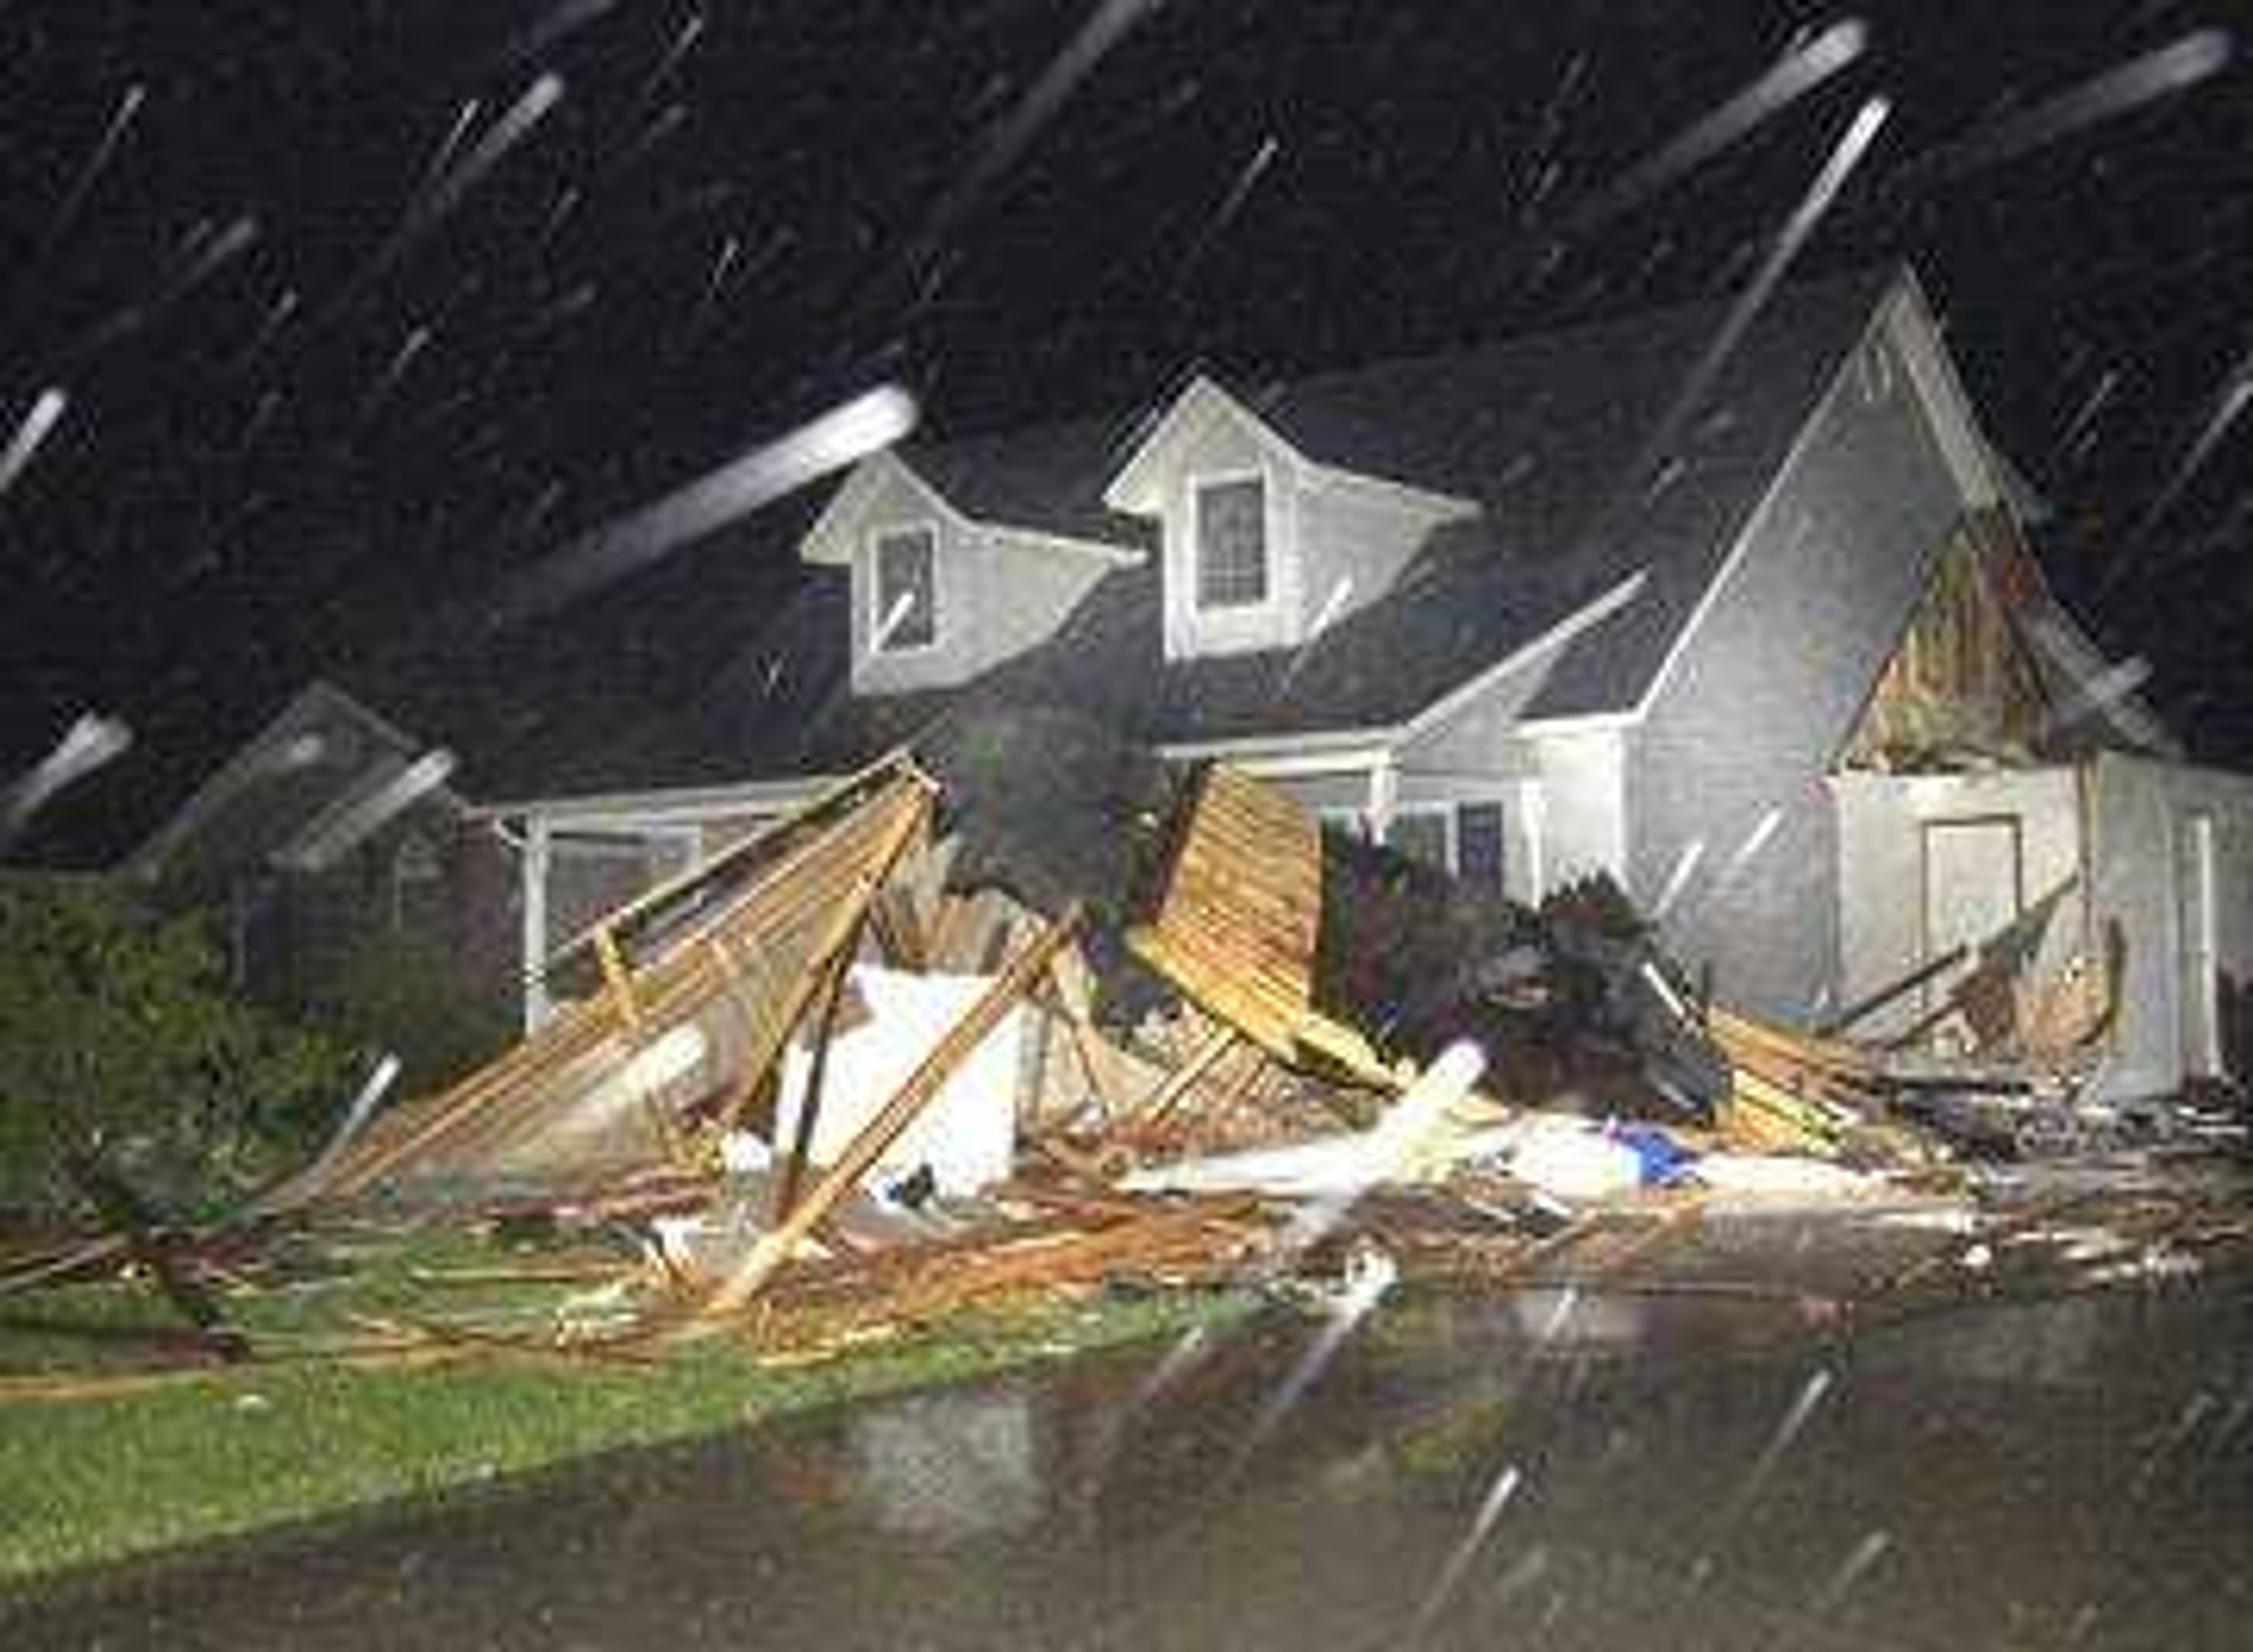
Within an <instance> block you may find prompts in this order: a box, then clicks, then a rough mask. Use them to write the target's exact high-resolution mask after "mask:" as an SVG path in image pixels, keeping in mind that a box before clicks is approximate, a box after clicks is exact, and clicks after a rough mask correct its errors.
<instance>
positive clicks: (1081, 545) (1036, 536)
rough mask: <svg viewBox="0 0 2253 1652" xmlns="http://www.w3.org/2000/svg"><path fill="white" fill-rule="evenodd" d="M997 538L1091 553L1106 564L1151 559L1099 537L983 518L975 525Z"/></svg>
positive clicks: (1121, 564) (1137, 565) (1133, 563)
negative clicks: (1081, 535) (1087, 537)
mask: <svg viewBox="0 0 2253 1652" xmlns="http://www.w3.org/2000/svg"><path fill="white" fill-rule="evenodd" d="M976 526H978V527H979V528H980V530H982V531H983V532H984V533H987V534H989V535H990V536H992V537H993V538H994V539H996V540H1014V541H1015V542H1016V543H1018V544H1021V545H1023V546H1026V547H1029V548H1030V549H1033V550H1038V551H1064V552H1069V553H1071V554H1073V555H1076V556H1089V557H1092V558H1094V559H1095V560H1096V561H1099V562H1101V563H1102V564H1104V566H1106V568H1140V566H1141V565H1142V564H1143V563H1144V562H1145V561H1148V560H1149V558H1148V554H1147V552H1145V551H1143V550H1141V549H1140V548H1139V547H1135V546H1132V545H1110V544H1106V543H1105V542H1103V541H1102V540H1082V539H1073V538H1072V537H1071V536H1070V535H1068V534H1064V533H1048V532H1047V531H1045V530H1044V529H1041V528H1036V527H1017V526H1014V525H1012V524H1010V523H1008V522H987V521H981V522H979V523H978V524H977V525H976Z"/></svg>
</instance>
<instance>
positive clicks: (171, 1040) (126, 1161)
mask: <svg viewBox="0 0 2253 1652" xmlns="http://www.w3.org/2000/svg"><path fill="white" fill-rule="evenodd" d="M354 1067H355V1063H354V1062H353V1060H352V1056H351V1055H350V1053H349V1052H348V1051H347V1050H345V1049H344V1048H342V1047H341V1046H339V1045H338V1044H337V1043H335V1042H332V1041H330V1040H328V1039H324V1038H321V1037H317V1036H314V1035H310V1034H307V1033H305V1032H303V1031H302V1030H300V1029H298V1028H294V1027H292V1026H290V1025H289V1024H288V1023H287V1022H284V1021H281V1020H279V1019H277V1018H276V1017H275V1016H273V1015H271V1014H268V1013H266V1012H264V1011H262V1010H260V1009H258V1008H256V1007H254V1006H252V1005H249V1004H247V1003H245V1002H243V1001H242V1000H240V999H238V998H236V997H234V995H232V994H231V993H229V992H228V991H227V986H226V980H225V972H224V969H223V967H222V965H221V961H220V954H219V952H218V951H217V949H216V948H215V947H214V946H213V944H212V942H211V939H210V938H209V936H208V935H207V934H206V931H205V929H204V926H203V924H202V922H201V920H200V919H199V918H195V917H186V918H171V919H164V920H161V921H160V920H158V919H157V918H155V917H151V916H150V914H148V913H147V912H146V911H144V910H142V909H141V907H140V906H139V905H138V904H137V903H135V902H134V901H133V900H132V899H131V898H130V897H129V895H128V894H127V893H126V892H125V891H123V890H122V889H119V888H118V887H116V886H115V885H113V884H109V883H106V882H92V881H77V880H72V881H62V880H48V879H11V880H8V881H5V882H0V1208H13V1209H18V1210H31V1211H34V1212H39V1213H45V1214H52V1213H54V1212H56V1211H59V1210H61V1209H66V1208H67V1207H69V1206H70V1205H72V1204H73V1203H74V1202H76V1201H75V1190H74V1188H73V1187H72V1186H71V1184H70V1181H69V1178H68V1176H67V1175H66V1172H65V1161H66V1158H67V1157H68V1156H69V1155H70V1154H78V1153H89V1152H91V1153H97V1154H101V1156H102V1157H103V1158H104V1159H105V1161H107V1162H108V1163H110V1164H112V1165H114V1166H115V1168H118V1169H119V1170H121V1171H122V1172H123V1173H124V1174H125V1175H127V1176H128V1177H129V1178H130V1179H131V1180H132V1181H133V1182H134V1184H135V1185H136V1187H139V1188H142V1189H143V1190H144V1191H146V1192H148V1193H149V1194H150V1195H151V1196H152V1197H153V1198H155V1199H156V1200H157V1202H159V1203H160V1204H164V1205H165V1206H166V1207H167V1208H168V1209H172V1210H174V1211H176V1212H182V1213H185V1211H187V1210H190V1209H210V1208H212V1207H214V1206H217V1205H219V1204H221V1203H224V1202H226V1201H227V1199H228V1198H230V1197H231V1196H232V1195H234V1194H236V1193H238V1192H240V1191H241V1189H242V1188H244V1187H245V1186H246V1185H248V1183H249V1182H251V1181H255V1180H256V1179H258V1178H260V1177H262V1176H263V1175H268V1174H270V1173H271V1172H272V1171H273V1170H274V1169H276V1168H279V1167H280V1166H281V1165H282V1164H283V1163H284V1162H286V1160H287V1156H288V1155H289V1154H294V1153H296V1152H299V1151H302V1149H303V1144H304V1142H305V1141H306V1140H307V1139H308V1138H310V1136H311V1135H313V1134H314V1133H317V1130H318V1129H319V1128H320V1127H321V1126H322V1125H323V1124H324V1122H325V1121H326V1119H329V1118H331V1117H333V1116H334V1115H335V1114H336V1112H337V1111H338V1109H339V1108H340V1107H341V1106H342V1105H343V1104H344V1103H345V1101H346V1100H347V1099H348V1098H349V1095H350V1090H351V1085H352V1078H353V1071H354Z"/></svg>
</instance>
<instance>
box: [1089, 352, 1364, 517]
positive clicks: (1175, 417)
mask: <svg viewBox="0 0 2253 1652" xmlns="http://www.w3.org/2000/svg"><path fill="white" fill-rule="evenodd" d="M1215 418H1228V419H1233V420H1235V421H1236V422H1238V423H1239V424H1241V425H1242V426H1243V427H1244V428H1245V430H1246V431H1247V432H1248V433H1249V434H1250V435H1251V436H1252V443H1253V445H1255V446H1256V447H1258V448H1259V450H1260V451H1261V452H1262V453H1263V454H1265V455H1266V457H1270V458H1272V459H1274V460H1275V461H1277V462H1278V463H1279V464H1282V465H1283V466H1285V467H1286V468H1287V469H1288V470H1289V471H1291V473H1292V474H1293V475H1294V477H1297V478H1298V479H1299V480H1301V482H1306V481H1309V480H1310V479H1311V478H1312V477H1314V476H1315V474H1316V473H1317V471H1319V470H1320V468H1321V467H1319V466H1317V465H1316V464H1314V463H1313V461H1311V460H1309V459H1308V457H1307V456H1306V455H1305V454H1303V453H1301V452H1300V451H1299V450H1298V449H1296V448H1294V447H1293V446H1292V445H1291V444H1290V443H1288V442H1287V441H1285V440H1284V439H1283V437H1282V436H1280V434H1279V433H1278V432H1277V431H1276V430H1275V429H1274V428H1273V426H1272V425H1270V424H1269V423H1268V422H1266V420H1265V419H1262V418H1261V417H1260V416H1259V415H1258V414H1256V413H1254V412H1252V409H1251V408H1247V407H1245V405H1244V404H1243V403H1242V402H1241V401H1238V400H1237V399H1236V398H1235V397H1234V396H1232V395H1231V394H1228V392H1227V391H1225V390H1224V389H1222V388H1221V387H1219V386H1218V385H1217V384H1215V383H1214V382H1213V381H1212V380H1210V379H1208V378H1206V377H1205V376H1204V374H1203V373H1199V374H1197V375H1196V378H1194V379H1192V380H1189V386H1188V387H1187V388H1186V389H1184V390H1183V391H1182V393H1181V394H1179V395H1178V396H1176V397H1175V398H1174V404H1173V406H1171V407H1170V408H1167V409H1166V412H1165V416H1164V417H1162V418H1161V419H1160V420H1159V421H1158V422H1157V423H1155V424H1154V425H1153V426H1151V428H1150V431H1149V434H1148V435H1147V436H1144V437H1143V438H1142V440H1141V442H1140V444H1139V445H1138V446H1137V447H1136V448H1135V450H1134V451H1133V453H1131V454H1129V455H1128V456H1127V458H1126V463H1125V464H1122V465H1120V467H1119V469H1118V471H1116V472H1115V473H1114V474H1113V477H1112V478H1111V480H1110V481H1109V482H1108V483H1106V484H1105V486H1104V489H1103V502H1104V504H1105V505H1108V506H1109V507H1110V508H1111V509H1113V510H1114V511H1117V512H1119V513H1120V515H1122V516H1156V515H1158V514H1160V512H1161V511H1162V510H1163V509H1164V505H1165V502H1164V501H1163V500H1162V499H1161V498H1158V497H1157V495H1156V493H1155V492H1154V482H1153V474H1152V473H1153V472H1154V471H1156V470H1157V469H1158V467H1159V465H1160V464H1161V463H1162V461H1163V459H1164V456H1165V451H1166V450H1167V449H1168V448H1170V447H1171V446H1173V445H1174V443H1175V441H1176V440H1177V439H1179V438H1181V437H1182V436H1187V435H1189V434H1190V433H1191V432H1193V431H1195V430H1196V429H1198V428H1200V426H1201V425H1202V424H1203V422H1204V421H1206V420H1208V419H1215Z"/></svg>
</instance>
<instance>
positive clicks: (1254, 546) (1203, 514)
mask: <svg viewBox="0 0 2253 1652" xmlns="http://www.w3.org/2000/svg"><path fill="white" fill-rule="evenodd" d="M1196 530H1197V544H1196V555H1197V606H1198V607H1200V608H1249V607H1253V606H1256V605H1257V604H1259V603H1264V602H1266V600H1267V507H1266V486H1265V485H1264V484H1262V483H1261V482H1260V481H1259V478H1258V477H1246V478H1245V479H1244V480H1243V481H1240V482H1216V483H1212V484H1209V485H1207V486H1204V487H1201V488H1199V489H1198V490H1197V495H1196Z"/></svg>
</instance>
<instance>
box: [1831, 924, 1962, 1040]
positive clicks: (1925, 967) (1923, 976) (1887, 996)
mask: <svg viewBox="0 0 2253 1652" xmlns="http://www.w3.org/2000/svg"><path fill="white" fill-rule="evenodd" d="M1970 952H1971V944H1970V943H1968V942H1966V943H1964V944H1959V945H1956V946H1951V947H1950V948H1949V949H1948V950H1947V951H1944V952H1943V953H1942V954H1941V955H1940V956H1939V957H1938V958H1933V959H1931V960H1929V962H1926V963H1922V964H1920V965H1917V966H1916V967H1915V969H1913V970H1911V971H1910V972H1908V974H1906V975H1904V976H1901V978H1900V979H1897V980H1892V981H1888V982H1887V983H1886V985H1884V986H1880V987H1879V988H1878V990H1877V991H1875V992H1874V993H1869V994H1867V995H1866V996H1865V997H1862V998H1858V999H1856V1000H1854V1001H1853V1002H1852V1003H1851V1004H1849V1005H1847V1006H1846V1007H1845V1008H1844V1009H1842V1010H1840V1011H1839V1012H1838V1014H1835V1015H1833V1016H1831V1019H1830V1020H1828V1021H1824V1022H1823V1023H1821V1024H1820V1025H1819V1026H1817V1028H1816V1029H1815V1030H1816V1032H1817V1035H1819V1036H1821V1037H1824V1038H1836V1037H1838V1035H1839V1034H1841V1033H1843V1032H1845V1030H1846V1029H1847V1028H1849V1027H1852V1026H1854V1025H1855V1024H1856V1023H1858V1022H1860V1021H1867V1020H1869V1018H1870V1017H1871V1016H1873V1015H1874V1014H1877V1013H1878V1012H1879V1011H1880V1010H1881V1009H1883V1008H1885V1007H1886V1006H1887V1005H1888V1004H1891V1003H1894V1002H1896V1001H1898V1000H1901V999H1903V998H1906V997H1907V996H1908V994H1909V993H1913V992H1915V990H1916V989H1917V988H1918V987H1920V986H1923V985H1924V984H1925V983H1926V982H1927V981H1929V980H1930V979H1932V978H1933V977H1934V976H1936V975H1938V974H1941V973H1943V972H1945V971H1946V970H1948V969H1950V967H1952V966H1953V965H1957V964H1960V963H1962V962H1963V961H1964V958H1965V957H1966V956H1967V955H1968V954H1969V953H1970Z"/></svg>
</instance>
